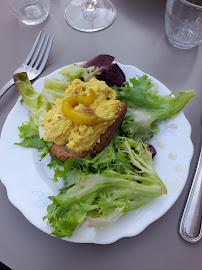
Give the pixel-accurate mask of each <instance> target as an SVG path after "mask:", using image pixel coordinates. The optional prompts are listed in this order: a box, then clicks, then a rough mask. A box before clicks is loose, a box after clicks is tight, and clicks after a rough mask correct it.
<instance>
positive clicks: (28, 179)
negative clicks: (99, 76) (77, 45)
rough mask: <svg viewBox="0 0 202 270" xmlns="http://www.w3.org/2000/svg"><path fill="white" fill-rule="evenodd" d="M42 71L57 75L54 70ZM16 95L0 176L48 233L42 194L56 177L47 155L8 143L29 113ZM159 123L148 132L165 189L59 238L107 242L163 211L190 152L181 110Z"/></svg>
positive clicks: (179, 185) (128, 69) (0, 146)
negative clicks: (113, 217) (103, 223)
mask: <svg viewBox="0 0 202 270" xmlns="http://www.w3.org/2000/svg"><path fill="white" fill-rule="evenodd" d="M118 64H119V63H118ZM119 65H120V67H121V68H122V70H123V71H124V73H125V74H126V79H127V80H128V79H129V78H133V77H134V76H136V75H139V76H142V75H143V74H144V73H143V72H142V71H140V70H139V69H137V68H136V67H133V66H129V65H122V64H119ZM47 77H53V78H58V79H61V78H62V77H61V75H59V74H58V70H56V71H55V72H53V73H51V74H50V75H48V76H47ZM150 77H151V76H150ZM151 79H152V81H153V82H154V83H155V84H156V85H158V89H159V93H160V94H162V95H165V94H170V91H169V90H168V89H167V88H166V87H165V86H164V85H163V84H162V83H161V82H159V81H158V80H156V79H154V78H152V77H151ZM43 83H44V78H41V79H39V80H37V81H36V82H35V83H34V87H35V89H36V90H37V91H39V92H40V91H42V89H43ZM19 101H20V98H19V100H18V101H17V103H16V105H15V106H14V107H13V109H12V110H11V112H10V114H9V115H8V118H7V120H6V122H5V124H4V127H3V130H2V134H1V141H0V152H1V153H3V158H2V159H1V163H0V176H1V180H2V182H3V183H4V185H5V186H6V188H7V193H8V197H9V200H10V201H11V203H12V204H13V205H14V206H16V207H17V208H18V209H19V210H20V211H21V212H22V214H23V215H24V216H25V217H26V218H27V219H28V220H29V221H30V222H31V223H32V224H33V225H34V226H36V227H37V228H39V229H41V230H42V231H44V232H46V233H48V234H49V233H51V231H52V229H51V227H50V225H49V224H48V223H47V221H45V222H44V221H43V220H42V217H43V216H45V215H46V207H47V205H48V204H49V203H51V202H50V200H49V199H48V198H47V197H48V196H50V195H57V194H58V189H59V188H61V187H62V182H58V183H54V182H52V181H51V180H50V178H51V177H52V176H53V172H52V171H51V170H50V169H49V168H48V167H47V166H46V164H48V162H49V157H47V158H45V159H44V160H43V161H39V158H38V152H37V150H35V149H29V148H23V147H20V146H17V145H14V143H15V142H20V138H19V131H18V126H20V125H21V124H22V122H24V121H27V120H28V115H29V110H28V109H27V107H26V105H22V104H21V103H20V102H19ZM159 127H160V132H159V133H158V134H157V135H155V136H154V137H153V139H152V140H151V144H152V145H154V147H155V148H156V150H157V155H156V157H155V158H154V165H155V169H156V171H157V173H158V175H159V177H160V178H161V179H162V181H163V182H164V184H165V185H166V187H167V190H168V194H167V195H163V196H161V197H159V198H157V199H155V200H154V201H152V202H150V203H149V204H147V205H145V206H143V207H141V208H139V209H137V210H134V211H131V212H129V213H127V214H126V215H125V216H123V217H121V218H120V219H119V220H118V221H116V222H115V223H114V224H112V225H110V226H107V227H103V228H88V227H86V226H81V227H79V228H78V229H77V230H76V231H75V232H74V234H73V236H72V237H71V238H68V237H65V238H63V239H64V240H67V241H71V242H77V243H97V244H109V243H113V242H115V241H117V240H118V239H120V238H123V237H131V236H135V235H137V234H139V233H140V232H142V231H143V230H144V229H145V228H146V227H147V226H148V225H149V224H151V223H152V222H154V221H155V220H157V219H158V218H160V217H161V216H162V215H163V214H165V213H166V212H167V211H168V210H169V208H170V207H171V206H172V205H173V204H174V203H175V201H176V200H177V198H178V197H179V195H180V193H181V192H182V190H183V188H184V186H185V183H186V180H187V176H188V172H189V166H190V162H191V158H192V155H193V145H192V142H191V139H190V135H191V127H190V124H189V122H188V121H187V119H186V118H185V116H184V114H183V112H180V113H179V114H178V115H177V116H176V117H174V118H171V119H168V120H166V121H162V122H161V123H160V124H159Z"/></svg>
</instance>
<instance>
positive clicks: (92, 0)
mask: <svg viewBox="0 0 202 270" xmlns="http://www.w3.org/2000/svg"><path fill="white" fill-rule="evenodd" d="M96 4H97V1H96V0H88V1H87V3H86V5H85V9H86V10H87V11H93V10H95V9H96Z"/></svg>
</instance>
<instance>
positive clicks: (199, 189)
mask: <svg viewBox="0 0 202 270" xmlns="http://www.w3.org/2000/svg"><path fill="white" fill-rule="evenodd" d="M201 217H202V148H201V152H200V156H199V160H198V165H197V168H196V172H195V175H194V179H193V182H192V185H191V189H190V192H189V195H188V198H187V202H186V204H185V208H184V211H183V214H182V218H181V221H180V229H179V233H180V235H181V236H182V238H183V239H184V240H186V241H188V242H190V243H196V242H198V241H199V240H200V239H201V237H202V226H201Z"/></svg>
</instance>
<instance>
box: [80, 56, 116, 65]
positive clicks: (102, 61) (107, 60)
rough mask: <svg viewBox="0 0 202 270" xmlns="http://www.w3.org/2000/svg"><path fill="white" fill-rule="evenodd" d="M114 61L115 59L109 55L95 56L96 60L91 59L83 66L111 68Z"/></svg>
mask: <svg viewBox="0 0 202 270" xmlns="http://www.w3.org/2000/svg"><path fill="white" fill-rule="evenodd" d="M113 61H114V57H113V56H111V55H107V54H100V55H98V56H95V57H94V58H92V59H90V60H89V61H87V62H85V63H84V64H82V65H81V66H82V67H84V68H88V67H92V66H95V67H102V66H109V65H111V63H112V62H113Z"/></svg>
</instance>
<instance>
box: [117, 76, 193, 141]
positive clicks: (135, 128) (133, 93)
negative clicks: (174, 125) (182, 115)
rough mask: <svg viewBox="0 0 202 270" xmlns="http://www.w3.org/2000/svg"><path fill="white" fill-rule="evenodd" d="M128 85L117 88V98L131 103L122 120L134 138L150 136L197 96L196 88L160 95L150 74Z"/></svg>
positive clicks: (124, 128) (127, 133)
mask: <svg viewBox="0 0 202 270" xmlns="http://www.w3.org/2000/svg"><path fill="white" fill-rule="evenodd" d="M130 83H131V84H129V82H127V83H125V87H120V88H117V98H118V99H119V100H121V101H122V102H124V103H126V104H127V106H128V110H127V114H126V117H125V119H124V121H123V123H122V126H121V128H122V131H123V132H124V135H125V136H128V137H130V138H133V139H134V140H139V139H141V140H143V141H145V140H146V139H148V138H150V137H152V136H153V134H156V133H157V132H158V131H159V128H158V123H159V122H160V121H162V120H164V119H167V118H171V117H174V116H175V115H177V114H178V113H179V112H180V111H181V110H182V109H183V108H184V106H185V105H186V104H187V102H188V101H189V100H190V99H191V98H192V97H194V96H195V90H193V89H192V90H184V91H180V92H179V95H178V96H177V97H175V96H173V95H172V93H171V94H170V95H166V96H162V95H159V94H158V89H157V86H155V85H154V84H153V83H152V81H151V79H150V78H148V76H147V75H143V76H142V77H139V78H138V79H136V78H133V79H130Z"/></svg>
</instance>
